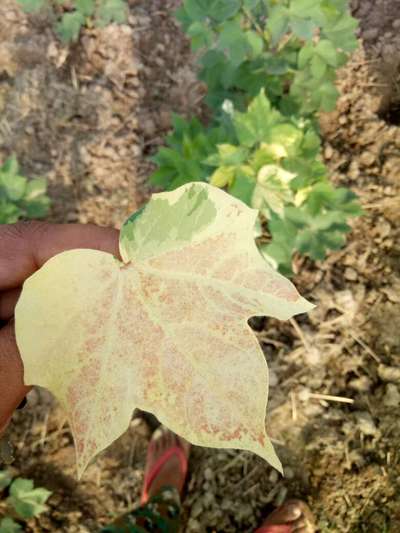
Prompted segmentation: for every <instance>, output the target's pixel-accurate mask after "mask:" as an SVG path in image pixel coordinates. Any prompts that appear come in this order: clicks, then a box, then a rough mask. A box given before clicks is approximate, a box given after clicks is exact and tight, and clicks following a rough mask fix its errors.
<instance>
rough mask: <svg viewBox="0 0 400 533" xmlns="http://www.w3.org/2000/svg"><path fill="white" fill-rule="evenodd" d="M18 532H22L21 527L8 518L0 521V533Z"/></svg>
mask: <svg viewBox="0 0 400 533" xmlns="http://www.w3.org/2000/svg"><path fill="white" fill-rule="evenodd" d="M19 531H23V529H22V527H21V526H20V525H19V524H18V522H16V521H15V520H13V519H12V518H10V517H9V516H6V518H3V519H2V520H0V533H19Z"/></svg>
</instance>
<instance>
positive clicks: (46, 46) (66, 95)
mask: <svg viewBox="0 0 400 533" xmlns="http://www.w3.org/2000/svg"><path fill="white" fill-rule="evenodd" d="M178 3H179V2H177V1H175V0H174V1H165V0H130V1H129V6H130V16H129V19H128V23H127V24H125V25H122V26H114V25H112V26H109V27H107V28H104V29H86V30H85V31H84V32H83V35H82V37H81V39H80V41H79V43H78V44H76V45H74V46H72V47H71V48H66V47H62V46H61V45H60V44H59V42H58V41H57V39H56V38H55V36H54V34H53V31H52V23H51V21H50V20H49V18H48V16H44V15H42V16H37V15H35V16H29V17H27V16H26V15H24V14H23V13H21V11H20V10H19V9H18V7H17V5H16V2H15V1H13V0H3V2H1V5H0V58H1V61H0V69H1V71H0V109H1V119H0V158H1V159H3V158H5V157H7V156H8V155H9V154H10V153H12V152H14V153H16V155H17V157H18V159H19V161H20V162H21V165H22V169H23V171H24V172H25V174H26V175H29V176H39V175H40V176H45V177H46V178H47V179H48V181H49V184H50V196H51V198H52V202H53V208H52V213H51V216H50V220H52V221H53V222H75V221H79V222H82V223H88V222H93V223H96V224H101V225H112V226H116V227H119V226H120V224H121V223H122V222H123V220H124V219H125V217H126V216H127V215H128V214H130V213H131V212H132V211H133V210H135V209H136V208H138V207H139V206H140V205H142V204H143V202H145V201H146V199H148V197H149V194H150V192H151V191H150V188H149V186H148V185H147V183H146V180H147V176H148V175H149V173H150V171H151V170H152V163H150V162H149V159H148V156H149V155H151V154H152V153H154V152H155V150H156V149H157V147H158V146H159V145H161V144H162V143H163V139H164V137H165V134H166V133H167V132H168V130H169V127H170V123H171V114H172V113H173V112H179V113H183V114H187V115H190V114H192V113H194V112H196V110H197V109H198V106H199V104H200V102H201V97H202V95H203V93H204V89H203V87H202V86H201V85H200V84H198V83H197V82H196V76H195V66H194V59H193V57H192V56H191V55H190V51H189V46H188V43H187V41H186V40H185V38H184V37H183V35H182V33H181V32H180V30H179V28H178V26H177V24H176V23H175V22H174V20H173V18H172V12H173V10H174V9H175V8H176V7H177V5H178ZM352 7H353V11H354V14H355V16H357V17H358V18H359V19H360V26H361V30H360V48H359V50H358V51H357V52H356V53H355V54H354V56H353V58H352V60H351V62H350V63H349V64H348V65H347V66H346V67H345V68H344V69H343V70H342V71H341V72H340V75H339V80H338V87H339V89H340V91H341V97H340V99H339V102H338V105H337V110H336V111H334V112H332V113H329V114H326V115H323V116H322V117H321V130H322V132H323V136H324V158H325V161H326V163H327V164H328V165H329V168H330V170H331V175H332V179H333V181H334V182H335V183H336V184H337V185H344V186H347V187H350V188H351V189H353V190H354V191H355V192H356V193H357V194H358V195H359V197H360V200H361V203H362V205H363V208H364V210H365V215H364V216H362V217H360V218H358V219H357V220H355V221H354V222H353V224H352V233H351V234H350V236H349V238H348V242H347V245H346V247H345V248H343V249H342V250H340V251H338V252H335V253H332V254H330V255H329V257H328V259H327V260H326V261H324V262H321V263H313V262H311V261H309V260H307V259H301V258H298V259H296V276H295V278H294V282H295V283H296V285H297V286H298V288H299V290H300V291H301V292H302V294H304V295H305V296H306V297H308V298H309V299H310V300H312V301H314V302H315V303H316V304H317V307H316V309H315V310H313V311H312V312H311V313H310V314H309V315H308V316H303V315H301V316H299V317H297V318H296V320H292V321H289V322H279V321H277V320H273V319H265V320H264V319H261V320H256V321H253V322H252V326H253V327H254V328H255V330H256V334H257V336H258V339H259V341H260V343H261V345H262V347H263V349H264V351H265V355H266V358H267V360H268V363H269V366H270V369H271V391H270V403H269V409H268V415H267V425H268V430H269V433H270V434H271V436H272V437H273V439H274V440H275V444H276V448H277V451H278V453H279V455H280V457H281V458H282V460H283V464H284V470H285V477H283V478H282V477H281V476H280V475H278V473H277V472H276V471H274V470H272V469H271V468H270V467H269V466H268V465H267V464H266V463H265V462H263V461H262V460H261V459H259V458H257V457H255V456H254V455H251V454H250V453H246V452H237V451H226V450H211V449H204V448H194V450H193V453H192V458H191V464H190V479H189V483H188V487H187V493H186V496H185V499H184V512H185V524H186V525H185V527H184V528H183V529H184V531H185V532H189V533H196V532H201V533H203V532H226V533H231V532H241V533H247V532H251V531H253V530H254V528H255V526H256V525H257V524H259V523H260V520H261V517H262V516H263V515H265V513H267V512H268V510H269V509H271V508H272V506H273V505H277V504H279V503H281V502H282V501H283V500H284V499H285V498H286V497H288V496H290V497H301V498H304V499H305V500H306V501H307V502H308V503H309V505H310V506H311V508H312V509H313V511H314V512H315V515H316V518H317V522H318V526H319V530H320V531H321V532H324V533H325V532H354V533H358V532H371V533H375V532H376V533H380V532H389V531H390V532H398V531H400V455H399V446H398V443H399V439H400V425H399V423H398V409H399V405H400V336H399V331H400V244H399V243H400V200H399V197H400V196H399V195H400V115H399V102H400V96H399V94H400V90H399V88H400V81H399V80H400V75H399V65H400V31H399V28H400V1H399V0H380V1H374V2H372V1H366V0H363V1H362V2H361V1H359V0H353V2H352ZM321 395H329V396H335V397H337V398H338V399H339V400H342V401H333V400H331V399H326V398H324V397H322V396H321ZM343 399H344V400H346V399H351V400H354V402H353V403H345V402H343ZM150 433H151V432H150V429H149V427H148V424H147V423H145V422H144V421H143V420H142V419H140V418H134V419H133V420H132V424H131V427H130V429H129V431H128V432H127V433H126V434H125V435H124V436H122V437H121V438H120V439H119V440H118V441H117V442H116V443H115V444H114V445H113V446H111V447H110V449H109V450H107V451H106V452H105V453H104V454H102V455H101V456H100V457H99V458H98V459H97V460H96V462H94V463H93V464H92V465H91V466H90V467H89V469H88V471H87V474H86V475H85V476H84V478H83V480H82V481H81V482H79V483H78V482H77V481H76V477H75V466H74V450H73V445H72V439H71V435H70V432H69V430H68V427H67V425H66V421H65V418H64V417H63V415H62V413H61V412H60V411H59V409H58V408H57V406H55V405H54V402H53V400H52V398H51V397H50V396H49V395H48V394H47V393H46V392H45V391H42V390H34V391H33V392H32V393H31V394H30V396H29V402H28V406H27V407H26V408H25V409H24V410H23V411H19V412H17V413H16V415H15V417H14V422H13V425H12V427H11V429H10V439H11V441H12V442H13V443H14V446H15V461H14V463H13V465H12V467H11V469H12V472H13V473H14V474H15V475H19V476H23V477H28V478H32V479H34V481H35V483H36V484H37V485H42V486H45V487H47V488H48V489H49V490H51V491H52V492H53V494H52V496H51V497H50V499H49V502H48V503H49V510H48V512H46V513H44V514H43V515H41V517H40V518H39V519H33V520H31V521H29V522H28V525H27V526H26V528H25V530H26V531H28V532H45V531H52V532H53V531H57V532H58V531H60V532H68V533H74V532H95V531H98V529H99V526H100V525H102V524H106V523H107V522H109V521H110V520H111V519H112V518H113V517H114V516H116V515H118V514H119V513H121V512H123V511H125V510H127V509H129V508H131V507H132V506H134V505H136V504H137V503H138V501H139V497H140V487H141V483H142V479H143V465H144V459H145V452H146V446H147V443H148V440H149V437H150ZM6 512H8V511H7V510H6V504H5V502H4V501H0V516H1V515H4V514H6Z"/></svg>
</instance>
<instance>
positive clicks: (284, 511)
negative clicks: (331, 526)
mask: <svg viewBox="0 0 400 533" xmlns="http://www.w3.org/2000/svg"><path fill="white" fill-rule="evenodd" d="M268 526H275V527H271V533H272V532H274V531H276V532H277V533H278V531H279V529H278V528H277V526H286V528H287V529H286V531H290V533H314V532H315V525H314V519H313V515H312V513H311V511H310V509H309V508H308V506H307V505H306V504H305V503H304V502H302V501H300V500H288V501H287V502H285V503H284V504H283V505H281V506H280V507H278V509H276V510H275V511H274V512H272V513H271V514H270V515H269V516H268V518H267V519H266V520H265V522H264V523H263V525H262V526H261V529H260V533H269V532H268Z"/></svg>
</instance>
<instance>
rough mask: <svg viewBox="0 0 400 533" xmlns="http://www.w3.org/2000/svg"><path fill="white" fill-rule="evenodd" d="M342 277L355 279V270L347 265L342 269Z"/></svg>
mask: <svg viewBox="0 0 400 533" xmlns="http://www.w3.org/2000/svg"><path fill="white" fill-rule="evenodd" d="M344 277H345V278H346V279H347V281H356V280H357V278H358V274H357V271H356V270H354V268H350V267H347V268H346V270H345V271H344Z"/></svg>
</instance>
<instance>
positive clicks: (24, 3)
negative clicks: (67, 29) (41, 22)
mask: <svg viewBox="0 0 400 533" xmlns="http://www.w3.org/2000/svg"><path fill="white" fill-rule="evenodd" d="M18 4H19V5H20V6H21V7H22V9H23V10H24V11H25V12H26V13H35V12H36V11H39V10H40V9H42V8H43V7H45V6H46V4H47V0H18Z"/></svg>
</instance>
